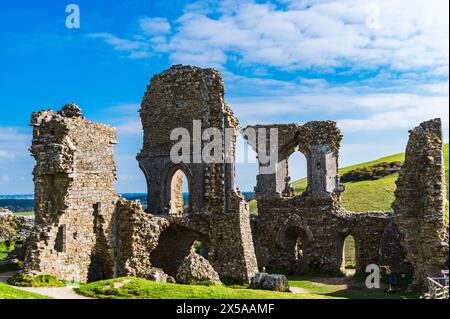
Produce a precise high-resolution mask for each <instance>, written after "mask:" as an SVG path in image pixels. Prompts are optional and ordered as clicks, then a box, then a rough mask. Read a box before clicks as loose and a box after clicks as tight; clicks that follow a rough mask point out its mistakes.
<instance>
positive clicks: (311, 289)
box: [289, 276, 418, 299]
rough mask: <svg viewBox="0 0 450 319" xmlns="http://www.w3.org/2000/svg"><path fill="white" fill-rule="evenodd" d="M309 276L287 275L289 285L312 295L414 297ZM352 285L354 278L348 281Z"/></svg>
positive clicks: (330, 296)
mask: <svg viewBox="0 0 450 319" xmlns="http://www.w3.org/2000/svg"><path fill="white" fill-rule="evenodd" d="M321 279H322V278H320V279H319V278H315V277H311V276H303V277H289V285H290V286H291V287H298V288H302V289H303V290H304V291H305V292H307V293H309V294H313V295H320V296H323V297H324V298H327V299H410V298H411V299H416V298H417V297H418V296H417V295H416V294H414V293H408V292H406V291H404V290H403V291H399V292H397V293H392V294H387V293H384V290H383V289H367V288H365V287H364V286H363V284H361V283H360V285H359V288H357V289H355V288H353V289H349V288H348V287H347V286H346V285H343V284H326V283H323V282H320V281H322V280H321ZM350 282H351V283H352V284H353V285H354V284H355V283H357V281H356V280H351V281H350Z"/></svg>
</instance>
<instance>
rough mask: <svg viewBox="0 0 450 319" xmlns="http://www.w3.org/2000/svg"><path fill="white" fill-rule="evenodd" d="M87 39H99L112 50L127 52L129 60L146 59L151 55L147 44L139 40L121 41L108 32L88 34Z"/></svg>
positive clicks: (121, 39)
mask: <svg viewBox="0 0 450 319" xmlns="http://www.w3.org/2000/svg"><path fill="white" fill-rule="evenodd" d="M88 37H90V38H93V39H101V40H103V41H105V42H106V43H108V44H110V45H112V46H113V48H114V50H117V51H122V52H127V53H128V57H129V58H131V59H139V58H147V57H149V56H150V55H151V53H150V51H149V48H150V46H149V43H148V42H146V41H143V40H141V39H133V40H128V39H123V38H119V37H117V36H115V35H114V34H111V33H108V32H100V33H90V34H88Z"/></svg>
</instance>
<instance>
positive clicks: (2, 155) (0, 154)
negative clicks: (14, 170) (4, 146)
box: [0, 150, 16, 160]
mask: <svg viewBox="0 0 450 319" xmlns="http://www.w3.org/2000/svg"><path fill="white" fill-rule="evenodd" d="M15 157H16V156H15V154H14V153H12V152H8V151H2V150H0V160H1V159H6V160H14V158H15Z"/></svg>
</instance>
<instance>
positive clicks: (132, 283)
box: [76, 277, 324, 299]
mask: <svg viewBox="0 0 450 319" xmlns="http://www.w3.org/2000/svg"><path fill="white" fill-rule="evenodd" d="M115 285H116V286H115ZM117 285H120V286H117ZM76 292H77V293H79V294H81V295H84V296H88V297H95V298H102V299H317V298H324V297H323V296H320V295H315V294H294V293H286V292H275V291H266V290H254V289H247V288H245V287H237V286H234V287H227V286H224V285H213V286H194V285H182V284H172V283H157V282H152V281H149V280H145V279H141V278H132V277H124V278H117V279H110V280H103V281H97V282H93V283H89V284H85V285H81V286H80V287H79V288H77V289H76Z"/></svg>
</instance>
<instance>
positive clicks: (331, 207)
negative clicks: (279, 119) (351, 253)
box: [252, 121, 411, 274]
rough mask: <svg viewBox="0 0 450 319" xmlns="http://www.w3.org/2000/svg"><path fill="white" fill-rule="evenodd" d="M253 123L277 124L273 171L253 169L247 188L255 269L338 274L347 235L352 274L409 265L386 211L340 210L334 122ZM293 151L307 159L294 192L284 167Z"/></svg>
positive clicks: (337, 139) (337, 138) (402, 268)
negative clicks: (300, 189)
mask: <svg viewBox="0 0 450 319" xmlns="http://www.w3.org/2000/svg"><path fill="white" fill-rule="evenodd" d="M253 128H254V129H256V130H257V129H258V128H266V129H268V130H269V129H271V128H277V129H278V132H279V133H278V152H279V153H278V161H279V163H278V165H277V170H276V171H275V173H274V174H265V175H264V174H261V173H260V174H259V175H258V176H257V185H256V188H255V191H256V198H257V201H258V216H257V217H254V219H253V221H252V226H253V238H254V241H255V248H256V252H257V257H258V264H259V266H260V267H268V268H272V269H273V270H283V271H287V272H291V273H296V274H299V273H305V272H308V271H325V272H333V273H336V272H340V271H342V270H343V251H344V241H345V238H346V237H347V236H349V235H352V236H353V237H354V239H355V243H356V268H357V269H356V270H357V271H364V270H365V267H366V266H367V265H368V264H373V263H374V264H378V265H390V266H391V267H393V268H395V269H397V270H398V271H405V272H407V271H409V270H410V269H411V268H410V265H409V263H408V261H407V260H406V258H405V252H404V250H403V248H402V247H401V245H400V241H399V236H398V231H397V228H396V225H395V221H394V215H393V214H392V213H390V212H386V213H383V212H364V213H361V214H359V213H354V212H348V211H346V210H345V209H343V208H342V207H341V204H340V194H341V192H342V191H344V187H343V186H342V185H340V183H339V175H338V158H339V147H340V142H341V139H342V135H341V133H340V131H339V129H338V128H337V126H336V123H334V122H332V121H313V122H308V123H306V124H304V125H300V124H295V123H294V124H284V125H279V124H277V125H257V126H253ZM261 133H262V134H265V133H264V132H261ZM258 134H259V133H258ZM252 146H253V147H254V148H255V149H256V147H255V145H252ZM297 150H298V151H300V152H301V153H303V154H304V155H305V157H306V160H307V188H306V190H305V192H304V193H303V194H301V195H295V194H294V192H293V190H292V189H290V185H289V181H290V177H289V171H288V170H289V168H288V165H287V162H288V160H289V157H290V156H291V155H292V153H294V152H295V151H297ZM261 166H262V164H261V163H260V171H261Z"/></svg>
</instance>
